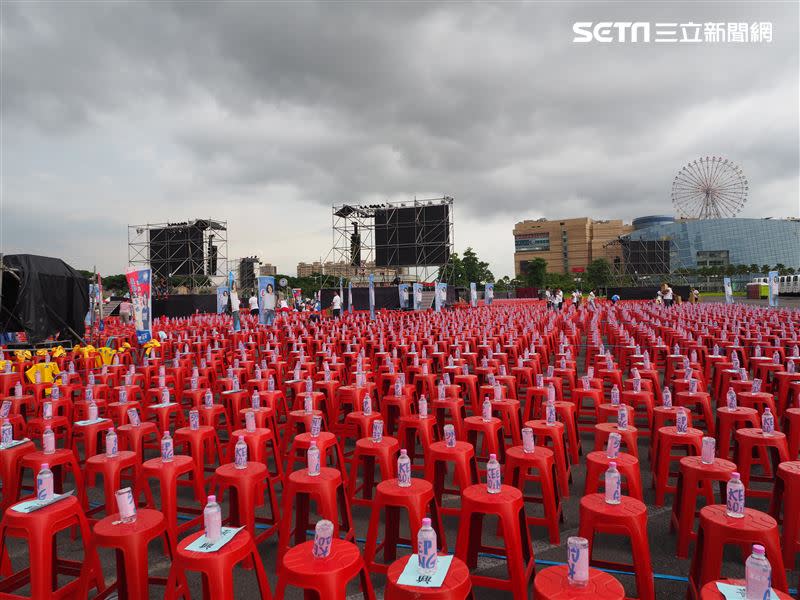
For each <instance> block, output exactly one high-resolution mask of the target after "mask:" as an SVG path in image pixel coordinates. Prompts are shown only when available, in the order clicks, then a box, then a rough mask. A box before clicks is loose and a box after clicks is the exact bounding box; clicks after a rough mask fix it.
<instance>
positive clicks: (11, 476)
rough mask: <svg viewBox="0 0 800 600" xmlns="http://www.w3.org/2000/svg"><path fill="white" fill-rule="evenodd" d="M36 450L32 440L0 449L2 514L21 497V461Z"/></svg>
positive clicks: (0, 502) (0, 508)
mask: <svg viewBox="0 0 800 600" xmlns="http://www.w3.org/2000/svg"><path fill="white" fill-rule="evenodd" d="M12 385H13V384H12ZM35 451H36V446H35V445H34V444H33V442H31V441H30V440H29V441H27V442H22V443H21V444H16V445H14V446H11V447H10V448H3V449H0V482H1V483H2V484H3V487H2V490H3V498H2V500H0V514H3V513H5V512H6V509H7V508H8V507H9V506H11V504H12V503H14V502H16V501H17V498H19V490H20V483H21V481H22V480H21V479H20V473H19V465H20V462H22V458H23V457H24V456H25V455H26V454H30V453H31V452H35ZM45 462H46V461H45Z"/></svg>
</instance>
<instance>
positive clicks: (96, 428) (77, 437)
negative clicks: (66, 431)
mask: <svg viewBox="0 0 800 600" xmlns="http://www.w3.org/2000/svg"><path fill="white" fill-rule="evenodd" d="M113 428H114V423H113V422H112V421H111V419H100V420H99V421H96V422H94V423H88V424H86V425H81V424H79V423H73V425H72V440H71V441H70V447H71V448H72V450H73V452H75V456H77V457H78V460H80V462H81V464H83V463H84V462H86V459H87V458H89V457H90V456H94V455H95V454H97V452H98V449H99V448H100V447H101V446H100V436H101V435H105V432H106V431H108V430H109V429H113ZM79 445H80V446H83V457H82V458H81V454H80V453H79V452H78V446H79Z"/></svg>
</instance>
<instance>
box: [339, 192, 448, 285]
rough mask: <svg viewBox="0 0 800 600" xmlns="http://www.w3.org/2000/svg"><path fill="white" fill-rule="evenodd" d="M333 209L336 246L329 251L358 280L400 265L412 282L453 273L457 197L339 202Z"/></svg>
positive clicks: (399, 272) (401, 275)
mask: <svg viewBox="0 0 800 600" xmlns="http://www.w3.org/2000/svg"><path fill="white" fill-rule="evenodd" d="M331 214H332V230H333V247H332V248H331V252H330V253H329V254H328V256H329V257H331V258H332V262H333V263H334V264H335V265H340V269H339V270H341V271H347V272H350V273H351V275H350V276H349V277H350V278H351V279H353V280H354V281H358V282H359V283H363V282H364V281H365V280H366V277H367V276H368V273H369V272H371V271H372V270H374V269H396V270H397V276H398V277H399V278H400V280H402V281H407V282H410V281H433V280H435V279H439V276H440V273H441V274H443V277H442V281H447V280H448V279H449V278H450V274H451V273H450V268H449V267H450V257H451V256H452V255H453V252H454V235H453V234H454V226H453V198H451V197H449V196H444V197H442V198H431V199H423V200H419V199H417V198H414V199H413V200H410V201H406V202H384V203H380V204H338V205H335V206H333V208H332V211H331ZM326 274H328V273H326ZM339 274H341V273H337V274H334V273H330V274H329V275H334V276H338V275H339Z"/></svg>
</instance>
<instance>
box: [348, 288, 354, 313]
mask: <svg viewBox="0 0 800 600" xmlns="http://www.w3.org/2000/svg"><path fill="white" fill-rule="evenodd" d="M347 312H349V313H352V312H353V282H352V281H348V282H347Z"/></svg>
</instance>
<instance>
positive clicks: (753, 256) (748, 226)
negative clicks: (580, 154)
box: [624, 217, 800, 271]
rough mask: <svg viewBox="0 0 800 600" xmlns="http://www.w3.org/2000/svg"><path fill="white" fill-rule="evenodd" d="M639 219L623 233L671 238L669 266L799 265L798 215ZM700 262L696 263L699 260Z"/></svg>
mask: <svg viewBox="0 0 800 600" xmlns="http://www.w3.org/2000/svg"><path fill="white" fill-rule="evenodd" d="M646 219H648V217H643V218H642V219H641V220H642V221H644V222H640V220H639V219H637V221H639V222H635V223H634V226H637V225H638V226H639V227H641V228H637V229H636V230H635V231H633V232H631V233H629V234H627V235H626V236H624V237H625V238H627V239H628V240H633V241H642V242H656V241H667V240H669V241H670V268H671V270H673V271H674V270H675V269H681V268H697V267H698V266H706V265H708V264H721V263H717V261H719V260H722V261H725V262H727V264H731V265H751V264H756V265H759V266H761V265H770V266H774V265H776V264H783V265H785V266H786V267H795V268H797V267H800V219H707V220H685V221H675V222H669V221H667V220H666V219H665V220H663V221H659V220H657V218H653V221H652V222H650V223H648V222H647V221H646ZM698 263H699V264H698Z"/></svg>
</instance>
